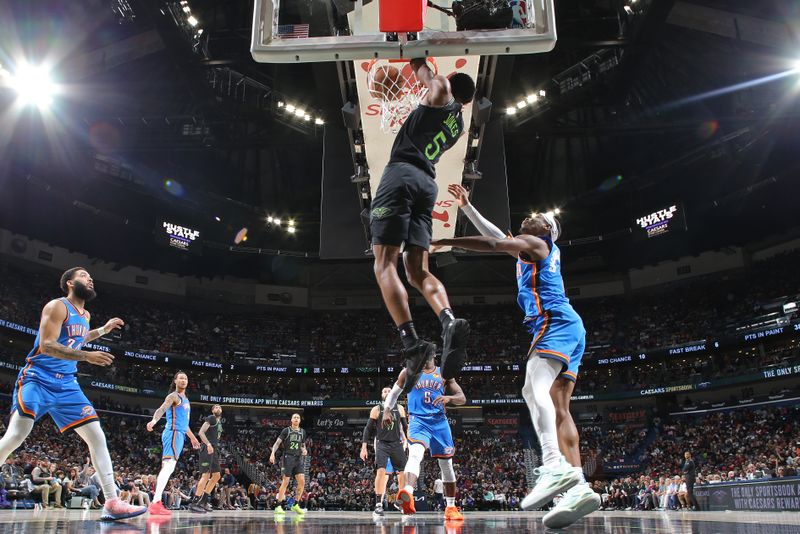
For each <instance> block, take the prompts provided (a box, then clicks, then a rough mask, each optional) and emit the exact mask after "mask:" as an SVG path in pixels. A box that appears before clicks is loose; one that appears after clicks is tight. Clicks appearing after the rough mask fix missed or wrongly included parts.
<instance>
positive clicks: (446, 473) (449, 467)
mask: <svg viewBox="0 0 800 534" xmlns="http://www.w3.org/2000/svg"><path fill="white" fill-rule="evenodd" d="M439 469H441V471H442V482H455V481H456V472H455V471H454V470H453V459H452V458H439Z"/></svg>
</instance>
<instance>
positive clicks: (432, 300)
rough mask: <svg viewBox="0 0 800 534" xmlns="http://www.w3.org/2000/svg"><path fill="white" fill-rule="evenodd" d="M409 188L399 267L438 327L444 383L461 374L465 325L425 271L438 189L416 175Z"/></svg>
mask: <svg viewBox="0 0 800 534" xmlns="http://www.w3.org/2000/svg"><path fill="white" fill-rule="evenodd" d="M408 187H409V188H411V190H412V192H413V196H414V204H413V206H412V208H411V220H410V222H409V227H408V239H407V240H406V250H405V252H404V253H403V263H404V265H405V268H406V275H407V276H408V281H409V283H410V284H411V285H412V286H413V287H414V288H415V289H417V290H418V291H419V292H420V293H422V295H423V296H424V297H425V300H426V301H427V302H428V305H429V306H430V307H431V309H432V310H433V312H434V313H435V314H436V316H437V317H438V318H439V321H440V322H441V323H442V342H443V346H442V364H441V370H442V376H443V377H444V379H445V380H447V379H450V378H454V377H455V376H457V375H458V374H459V373H460V372H461V368H462V367H463V366H464V359H465V358H466V347H467V336H468V335H469V324H468V323H467V321H466V320H465V319H456V318H455V316H454V315H453V311H452V309H451V308H450V301H449V299H448V298H447V291H446V290H445V288H444V285H443V284H442V283H441V281H439V279H438V278H436V277H435V276H434V275H433V274H431V272H430V270H429V268H428V249H429V248H430V244H431V238H432V236H433V219H432V217H431V212H432V210H433V208H434V206H435V204H436V196H437V194H438V188H437V186H436V182H434V181H433V180H431V179H430V177H429V176H427V175H426V174H424V173H422V172H421V171H417V172H415V173H411V175H410V176H409V185H408Z"/></svg>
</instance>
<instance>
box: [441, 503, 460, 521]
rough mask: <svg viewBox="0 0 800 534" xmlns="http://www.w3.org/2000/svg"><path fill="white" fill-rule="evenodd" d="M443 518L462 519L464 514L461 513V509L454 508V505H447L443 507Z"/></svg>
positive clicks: (449, 519)
mask: <svg viewBox="0 0 800 534" xmlns="http://www.w3.org/2000/svg"><path fill="white" fill-rule="evenodd" d="M444 520H445V521H463V520H464V516H463V515H461V511H460V510H459V509H458V508H456V507H455V506H448V507H447V508H445V509H444Z"/></svg>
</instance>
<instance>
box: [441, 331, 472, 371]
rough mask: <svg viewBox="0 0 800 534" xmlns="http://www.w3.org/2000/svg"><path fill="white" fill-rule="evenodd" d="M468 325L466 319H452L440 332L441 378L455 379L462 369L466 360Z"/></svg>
mask: <svg viewBox="0 0 800 534" xmlns="http://www.w3.org/2000/svg"><path fill="white" fill-rule="evenodd" d="M468 336H469V323H468V322H467V320H466V319H453V320H452V321H450V324H448V325H447V326H446V327H445V329H444V331H443V332H442V340H443V342H444V347H443V348H442V365H441V368H442V378H444V379H445V380H449V379H451V378H455V377H457V376H458V375H459V374H460V373H461V368H462V367H464V360H466V358H467V337H468Z"/></svg>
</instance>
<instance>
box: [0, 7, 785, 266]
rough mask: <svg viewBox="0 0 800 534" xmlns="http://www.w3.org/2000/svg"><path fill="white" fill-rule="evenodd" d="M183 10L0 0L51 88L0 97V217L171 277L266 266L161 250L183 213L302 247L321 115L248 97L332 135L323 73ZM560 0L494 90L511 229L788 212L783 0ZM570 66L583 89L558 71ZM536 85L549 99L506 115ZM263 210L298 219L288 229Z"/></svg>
mask: <svg viewBox="0 0 800 534" xmlns="http://www.w3.org/2000/svg"><path fill="white" fill-rule="evenodd" d="M176 3H177V2H174V3H173V4H176ZM189 4H190V6H191V9H192V14H193V15H195V16H196V18H197V19H198V20H199V21H200V26H199V27H202V29H203V33H202V36H200V37H197V36H196V34H192V33H191V32H190V31H187V29H186V28H183V27H181V26H179V25H178V24H176V23H175V20H174V19H173V18H172V17H171V16H170V15H169V5H170V3H169V2H164V1H162V0H127V1H126V0H85V1H81V2H62V1H51V0H47V1H44V0H43V1H40V2H28V1H23V0H16V1H12V2H10V3H5V4H4V5H3V7H0V20H3V21H4V24H3V25H4V31H3V32H2V34H0V49H1V50H2V56H0V65H2V66H4V67H5V68H6V69H10V68H13V65H14V64H15V62H18V61H19V59H20V58H22V57H24V58H27V59H28V61H30V62H37V61H41V60H44V59H46V60H47V61H50V62H51V63H52V66H53V72H54V77H55V78H56V80H58V81H59V83H61V84H62V85H63V87H64V88H65V90H64V92H63V94H61V95H59V96H58V97H57V99H56V101H55V102H54V104H53V106H52V108H51V110H50V111H49V112H48V113H47V114H43V113H40V112H38V111H36V110H32V109H28V110H22V111H20V110H18V109H16V108H15V105H14V98H15V96H14V95H13V94H12V92H10V91H8V90H2V91H0V111H1V112H2V115H0V117H2V119H0V120H2V132H0V151H2V153H1V154H0V187H2V195H0V210H1V211H0V225H1V226H3V227H6V228H9V229H11V230H14V231H17V232H20V233H24V234H26V235H30V236H32V237H38V238H40V239H43V240H46V241H49V242H52V243H54V244H58V245H62V246H65V247H67V248H71V249H75V250H80V251H83V252H86V253H89V254H91V255H95V256H98V257H103V258H107V259H110V260H112V261H117V262H119V263H120V264H134V265H140V266H143V267H150V268H157V269H160V270H168V271H177V272H181V273H186V274H189V273H191V274H205V275H208V274H236V275H242V276H250V277H261V278H263V273H264V272H265V270H266V271H269V268H268V267H269V266H270V265H272V264H273V263H274V261H275V260H274V258H273V257H271V256H263V255H258V254H245V253H236V252H231V251H226V250H222V248H219V249H211V250H207V251H206V253H205V254H204V255H203V256H202V257H194V256H187V255H181V254H179V253H172V252H171V251H164V250H163V249H161V248H156V247H157V245H156V244H155V243H154V241H153V239H152V232H153V224H154V221H157V220H159V219H160V218H166V217H169V218H173V219H176V220H180V221H183V222H185V223H187V224H190V225H195V226H197V227H199V228H202V229H203V230H204V233H205V235H206V236H207V237H208V238H209V239H210V240H212V241H214V242H216V243H220V244H225V245H233V239H234V236H235V234H236V233H237V232H238V231H239V230H240V229H241V228H242V227H247V228H248V229H249V234H248V241H247V243H246V245H248V246H253V247H263V248H265V249H270V250H281V251H287V250H288V251H293V252H297V253H299V255H301V256H303V255H308V256H310V257H313V256H314V255H315V253H316V251H317V250H318V244H319V243H318V241H319V221H320V210H319V206H320V184H321V179H320V177H321V164H322V135H321V128H312V129H311V130H308V129H303V128H298V127H297V126H296V125H295V124H292V123H291V122H290V121H285V120H284V119H283V118H282V117H281V116H279V115H277V114H275V113H273V112H272V111H271V110H270V109H269V107H268V106H266V107H265V106H263V105H260V104H259V103H258V102H257V101H256V102H255V103H254V102H253V101H252V99H250V98H249V97H248V96H247V95H252V94H256V93H259V92H260V93H259V94H267V95H270V94H271V95H282V96H285V97H286V98H291V99H292V100H294V101H297V102H300V103H303V104H304V105H305V106H307V107H308V108H309V109H313V110H315V112H316V113H317V114H318V115H319V116H320V117H323V118H324V119H325V121H326V125H325V128H327V129H329V131H332V132H333V133H334V134H338V133H341V135H345V134H344V128H343V125H342V118H341V111H340V108H341V105H342V102H341V96H340V93H339V90H338V79H337V74H336V69H335V66H334V65H333V64H289V65H285V64H281V65H266V64H258V63H255V62H254V61H253V60H252V58H251V57H250V55H249V51H248V49H249V38H250V24H251V20H252V1H248V0H189ZM556 5H557V21H558V23H557V27H558V32H559V40H558V44H557V46H556V48H555V50H554V51H553V52H551V53H548V54H540V55H533V56H508V57H504V58H501V61H500V66H501V67H502V68H500V69H498V77H497V79H496V81H495V87H494V92H493V95H492V101H493V103H494V111H493V119H492V120H497V121H503V122H504V125H505V128H504V130H505V140H506V165H507V175H508V183H509V193H510V194H509V197H510V199H511V205H510V209H511V214H512V221H514V222H513V223H514V224H517V222H518V221H519V219H520V218H521V217H522V216H524V215H525V214H527V213H529V212H530V211H531V210H540V209H548V208H553V207H559V208H560V209H561V210H562V212H563V215H562V218H563V223H564V230H565V231H564V237H565V239H571V240H577V242H578V243H581V244H576V245H573V246H572V247H571V249H570V252H569V253H570V254H572V255H573V257H575V256H585V257H595V258H598V257H599V258H601V260H602V261H601V263H602V264H603V265H604V266H605V267H606V268H608V269H615V268H623V267H626V266H629V265H634V264H641V263H644V262H650V261H655V260H657V259H661V258H666V257H671V256H675V255H679V254H687V253H695V252H698V251H701V250H705V249H708V248H711V247H718V246H725V245H731V244H741V243H743V242H746V241H749V240H752V239H755V238H758V237H762V236H764V235H769V234H775V233H781V232H784V231H789V230H791V229H792V228H793V227H795V226H796V225H797V217H796V212H797V209H796V198H798V194H800V187H799V186H798V173H799V172H800V169H798V165H799V164H798V162H797V161H798V160H797V157H796V153H797V150H798V148H799V147H798V141H797V139H798V136H797V135H796V133H795V132H797V131H798V126H800V106H799V105H798V99H799V98H800V76H798V73H797V70H796V69H797V68H798V61H799V60H800V41H799V40H798V37H797V36H798V28H800V24H798V21H800V8H799V7H798V5H797V3H796V2H793V1H791V0H782V1H778V0H775V1H770V2H758V3H757V4H754V3H752V2H746V1H743V0H741V1H734V0H720V1H709V2H701V1H695V0H691V1H690V0H686V1H668V0H651V1H648V0H640V4H639V6H638V7H636V10H637V11H636V12H634V13H632V14H631V13H629V12H628V11H627V10H626V9H625V7H626V6H629V7H630V6H635V2H634V3H629V2H626V1H623V0H605V1H603V0H558V1H557V2H556ZM687 13H688V14H690V15H695V16H694V17H693V16H687ZM697 13H701V14H702V15H703V16H702V17H700V16H696V15H697ZM6 21H13V22H12V23H11V24H10V25H9V24H7V22H6ZM731 21H735V22H733V26H732V27H734V28H735V32H734V33H733V34H730V35H725V32H724V31H720V30H719V28H720V27H724V26H725V23H730V22H731ZM745 22H746V23H747V24H748V25H749V26H745V25H744V23H745ZM6 28H9V29H10V31H6ZM768 30H771V31H768ZM792 69H795V70H794V71H793V70H792ZM581 73H583V82H582V84H581V86H580V87H575V84H570V83H569V82H570V80H576V79H578V77H579V75H581ZM787 73H788V74H787ZM776 75H777V76H776ZM568 85H570V87H572V88H571V89H570V90H567V89H566V87H567V86H568ZM243 86H246V87H244V88H243ZM540 89H545V90H546V91H547V94H548V95H549V96H548V105H547V106H543V107H542V108H541V110H540V111H539V112H536V113H529V114H518V115H517V116H514V117H513V118H512V117H507V116H505V114H504V112H503V110H505V108H506V106H508V105H513V103H515V102H516V101H518V100H519V99H520V98H521V97H522V96H524V95H526V94H528V93H529V92H530V91H532V90H540ZM243 91H244V93H243ZM247 91H250V93H247ZM676 202H679V203H682V205H683V206H684V207H685V211H686V215H687V222H688V228H689V230H688V232H683V233H677V234H673V235H670V236H667V237H664V238H661V239H658V240H650V241H646V242H644V243H643V242H640V241H635V240H634V239H633V238H632V236H631V235H630V234H629V232H628V228H630V227H631V226H632V224H633V221H634V219H635V218H636V217H638V216H640V215H644V214H646V213H649V212H650V211H652V210H655V209H659V208H662V207H666V206H667V205H669V204H672V203H676ZM268 215H273V216H276V217H282V218H283V219H284V220H286V219H287V218H290V217H291V218H294V219H295V220H296V224H297V232H296V233H295V234H294V235H290V234H287V233H286V232H285V231H282V230H277V229H275V228H274V225H273V226H270V225H268V224H267V223H266V221H265V218H266V216H268ZM217 218H219V219H220V220H219V221H217ZM601 237H602V240H601Z"/></svg>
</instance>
